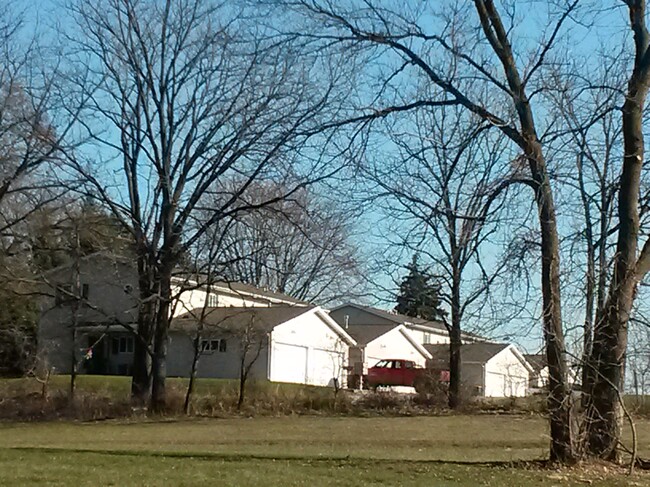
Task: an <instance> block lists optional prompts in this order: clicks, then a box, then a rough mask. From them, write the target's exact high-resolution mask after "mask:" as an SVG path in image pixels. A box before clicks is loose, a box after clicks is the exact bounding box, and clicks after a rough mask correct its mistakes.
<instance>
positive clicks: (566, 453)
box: [526, 142, 575, 463]
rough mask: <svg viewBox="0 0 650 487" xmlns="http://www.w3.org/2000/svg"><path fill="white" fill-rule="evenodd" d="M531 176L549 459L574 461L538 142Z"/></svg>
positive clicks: (551, 222)
mask: <svg viewBox="0 0 650 487" xmlns="http://www.w3.org/2000/svg"><path fill="white" fill-rule="evenodd" d="M526 155H527V156H528V160H529V165H530V168H531V175H532V177H533V180H534V181H535V183H536V191H535V201H536V203H537V209H538V214H539V222H540V230H541V237H542V242H541V243H542V297H543V304H544V309H543V323H544V340H545V343H546V361H547V364H548V372H549V395H548V411H549V415H550V429H551V449H550V460H551V461H552V462H561V463H572V462H574V461H575V457H574V451H573V444H572V434H571V404H570V397H569V389H568V386H567V365H566V360H565V357H564V331H563V329H562V313H561V298H560V246H559V238H558V233H557V220H556V215H555V206H554V202H553V193H552V191H551V186H550V182H549V179H548V173H547V170H546V163H545V160H544V157H543V155H542V151H541V147H540V145H539V143H538V142H531V143H530V144H529V146H528V147H527V150H526Z"/></svg>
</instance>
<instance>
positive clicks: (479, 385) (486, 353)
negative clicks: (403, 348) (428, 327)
mask: <svg viewBox="0 0 650 487" xmlns="http://www.w3.org/2000/svg"><path fill="white" fill-rule="evenodd" d="M425 348H426V349H427V350H428V351H429V352H430V353H431V355H432V356H433V359H432V361H431V362H430V363H429V365H430V366H432V367H435V368H438V369H441V370H449V345H446V344H445V345H425ZM460 355H461V362H462V374H461V376H462V382H463V384H462V387H463V388H464V389H465V391H466V392H467V393H469V394H473V395H478V396H484V397H523V396H526V394H527V392H528V382H529V380H530V374H531V373H532V372H533V369H532V367H531V366H530V364H529V363H528V362H527V361H526V359H525V358H524V356H523V355H522V354H521V353H520V352H519V350H517V348H516V347H515V346H514V345H512V344H508V343H487V342H483V343H467V344H464V345H463V346H462V347H461V351H460Z"/></svg>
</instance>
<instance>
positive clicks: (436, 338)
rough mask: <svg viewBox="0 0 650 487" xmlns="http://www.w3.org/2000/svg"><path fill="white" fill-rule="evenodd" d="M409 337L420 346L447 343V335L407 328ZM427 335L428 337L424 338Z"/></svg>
mask: <svg viewBox="0 0 650 487" xmlns="http://www.w3.org/2000/svg"><path fill="white" fill-rule="evenodd" d="M407 328H408V331H409V332H410V333H411V335H412V336H413V337H414V338H415V339H416V340H417V342H418V343H420V344H439V343H449V335H448V334H447V333H445V332H439V333H435V332H426V331H423V330H420V329H417V328H411V327H407ZM426 335H428V336H426Z"/></svg>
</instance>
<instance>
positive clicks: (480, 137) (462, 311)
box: [364, 107, 521, 408]
mask: <svg viewBox="0 0 650 487" xmlns="http://www.w3.org/2000/svg"><path fill="white" fill-rule="evenodd" d="M408 115H410V116H412V119H411V120H412V123H409V122H410V120H400V121H398V122H396V123H395V124H390V126H389V128H388V130H387V133H389V134H390V137H391V139H392V141H393V143H394V144H395V145H396V147H397V148H398V153H397V155H396V156H395V157H394V160H390V159H388V160H387V157H383V158H382V157H377V158H376V159H375V158H372V160H373V161H375V162H374V164H371V165H370V167H368V168H367V169H366V170H365V172H364V174H365V175H366V176H367V177H368V178H369V179H370V181H371V184H372V185H374V186H375V188H374V190H373V193H374V196H373V197H372V198H373V201H376V202H378V203H380V205H381V207H382V208H383V214H385V215H386V216H387V217H388V218H389V219H390V220H391V222H392V223H391V229H390V231H388V232H386V233H388V234H389V235H387V239H388V240H389V241H391V242H392V243H393V245H397V246H398V247H406V248H407V249H408V250H409V251H419V252H420V253H421V254H422V255H423V256H426V257H427V260H428V261H429V262H430V263H431V264H432V265H433V270H434V272H435V274H436V277H437V278H438V280H439V282H440V283H441V285H442V287H441V292H440V296H441V297H442V299H443V302H444V303H445V304H446V305H447V307H448V309H449V310H450V316H449V320H447V319H445V320H444V322H445V324H446V326H447V329H448V331H449V337H450V364H449V370H450V386H449V406H450V407H451V408H456V407H458V406H460V404H461V400H462V398H461V384H462V367H461V354H462V348H461V345H462V339H461V335H462V331H463V329H464V328H465V327H466V323H465V318H466V317H467V316H469V315H471V314H472V311H473V310H475V309H477V308H479V309H480V308H483V307H484V306H483V305H484V304H485V299H486V298H487V297H488V295H489V290H490V288H491V286H492V285H493V283H494V281H495V280H496V279H497V278H498V277H499V276H500V275H501V272H502V270H503V268H504V266H505V263H506V262H507V259H504V258H499V257H498V256H495V255H492V256H491V257H490V258H489V262H488V264H487V265H486V264H484V255H483V254H482V252H481V250H482V247H483V246H484V245H485V244H486V243H490V238H491V237H493V236H494V234H495V232H496V231H497V229H498V227H499V225H498V224H499V216H498V215H499V209H500V207H501V206H503V204H504V202H505V201H506V199H504V198H502V196H503V194H502V193H503V192H504V191H505V190H506V189H507V188H508V187H509V186H510V185H511V184H514V183H515V182H517V181H518V178H520V177H521V176H520V174H518V173H519V172H520V168H519V167H517V165H516V164H515V165H514V166H513V167H510V166H509V165H508V163H507V154H505V153H504V151H505V150H506V148H507V146H506V145H504V144H503V143H502V140H500V139H501V138H502V137H501V136H499V135H498V134H496V133H494V134H491V133H490V132H489V128H490V127H489V125H485V124H483V123H481V121H480V120H478V119H476V118H474V117H471V116H467V114H466V112H464V111H463V110H462V109H461V108H457V107H448V108H444V109H440V110H438V111H436V112H432V111H431V110H430V109H427V108H422V109H419V110H413V112H412V113H410V114H408ZM406 116H407V115H404V116H403V117H401V118H402V119H404V118H406ZM396 126H397V127H405V128H404V129H402V130H397V129H396ZM410 127H412V129H410ZM409 129H410V130H409ZM507 248H508V247H507V246H506V252H507ZM489 253H490V254H491V253H493V251H490V252H489ZM474 269H478V272H474ZM476 305H478V306H476ZM473 318H475V319H476V316H474V317H473ZM475 321H479V320H475ZM474 331H476V330H474ZM483 331H484V332H485V331H486V330H483Z"/></svg>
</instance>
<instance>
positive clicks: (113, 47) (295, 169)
mask: <svg viewBox="0 0 650 487" xmlns="http://www.w3.org/2000/svg"><path fill="white" fill-rule="evenodd" d="M71 14H72V16H73V18H74V19H76V21H77V25H76V28H75V30H73V31H72V32H71V34H70V36H69V37H70V39H69V42H71V43H72V44H73V49H74V52H73V53H71V56H74V57H75V58H76V59H77V61H78V63H79V64H80V65H81V66H82V67H88V68H91V69H92V71H93V76H92V77H90V79H83V80H81V82H80V83H79V85H80V86H81V88H82V90H83V92H84V93H88V94H89V96H90V94H92V103H91V104H90V106H89V111H88V114H87V115H88V117H87V118H86V122H85V124H86V125H85V127H86V128H87V131H88V134H89V135H90V136H92V137H93V139H94V140H95V141H96V142H97V143H98V144H100V145H101V146H102V148H103V152H102V155H103V159H104V160H101V161H94V162H95V164H94V165H92V166H93V171H91V170H90V169H89V166H88V165H86V164H84V163H83V162H82V161H81V160H79V159H78V160H77V161H76V162H75V163H74V169H75V170H76V171H77V172H78V173H80V174H81V175H83V177H84V179H86V181H87V183H88V187H89V192H90V193H93V194H96V195H97V197H98V198H99V199H101V200H102V201H103V202H105V203H106V204H107V205H108V206H109V207H110V208H111V210H112V212H113V214H114V215H115V216H116V217H117V218H118V219H119V220H120V221H121V222H122V224H123V225H124V227H125V228H128V229H129V231H130V232H131V233H132V235H133V239H134V242H135V247H136V254H137V268H138V274H139V300H140V310H139V318H138V334H139V340H138V341H137V342H136V344H137V345H136V349H135V355H134V364H133V366H134V367H133V387H132V394H133V396H134V397H135V398H139V399H140V400H144V399H145V398H146V397H147V396H148V394H149V390H150V387H151V401H152V407H153V409H154V410H159V409H161V408H162V407H163V406H164V403H165V396H166V394H165V391H166V389H165V377H166V355H167V343H168V330H169V322H170V318H171V315H170V306H171V302H172V296H171V278H172V273H173V271H174V269H175V267H176V266H178V265H179V263H180V262H181V260H182V257H183V255H185V254H186V252H187V251H188V250H189V249H191V248H192V246H193V245H194V244H195V243H196V241H197V240H198V239H200V238H201V236H202V235H203V234H204V233H205V232H206V231H207V230H208V229H209V228H211V227H212V226H214V225H216V224H219V223H220V222H222V221H223V220H224V219H227V218H228V217H230V216H232V215H233V214H235V213H237V212H240V211H244V210H246V209H252V208H256V207H262V206H264V205H266V204H270V203H275V202H277V201H279V200H281V199H282V198H284V197H286V196H288V195H290V194H291V193H293V192H294V191H296V190H297V189H298V188H300V187H303V186H304V185H305V184H308V183H309V182H312V181H314V180H318V179H319V178H321V177H324V176H325V175H326V174H329V173H332V172H336V170H337V167H332V166H331V165H330V164H329V163H330V158H329V156H330V155H331V154H330V153H329V152H327V151H325V150H323V147H324V146H325V145H327V144H325V142H326V141H327V140H328V137H329V135H331V134H327V133H322V131H321V130H320V128H319V127H320V124H321V121H322V120H321V119H322V117H323V116H325V114H326V112H327V111H329V110H334V111H335V108H333V107H332V104H335V102H336V99H335V92H334V91H333V90H332V88H333V87H334V86H335V85H336V83H337V82H338V80H341V79H344V78H345V75H344V69H343V68H344V67H345V68H346V69H347V66H346V65H345V64H344V63H342V62H341V63H340V64H339V65H330V64H328V63H327V62H326V61H320V60H318V59H317V58H316V57H315V56H312V57H311V58H310V57H309V56H305V55H303V54H302V53H300V52H299V51H297V50H296V49H295V48H294V46H293V45H292V44H291V43H288V42H285V43H278V42H277V39H273V38H271V37H269V36H266V35H265V34H266V33H265V32H263V31H262V32H261V31H260V28H259V27H256V26H255V19H254V18H252V17H251V15H249V14H251V12H248V11H245V10H241V9H238V8H234V7H232V6H228V5H225V4H217V3H216V2H212V1H209V2H205V1H202V0H182V1H180V2H172V1H170V0H168V1H164V2H163V1H160V2H145V1H142V0H111V1H109V2H108V3H107V2H99V1H91V2H88V1H83V2H82V1H80V2H76V3H75V4H74V6H73V7H72V9H71ZM314 72H318V73H319V77H318V81H317V82H313V81H310V82H307V79H309V78H312V79H313V76H312V75H313V74H314ZM337 96H338V95H337ZM107 126H110V129H106V127H107ZM332 130H333V129H332ZM330 132H331V130H330ZM320 134H322V135H320ZM314 137H315V138H314ZM312 138H314V141H313V142H314V143H311V142H310V141H311V139H312ZM316 139H317V140H316ZM342 143H343V145H345V142H344V141H342ZM335 150H337V151H338V150H341V148H340V147H339V148H338V149H336V148H335ZM115 167H119V168H120V171H119V173H118V175H117V179H115V177H112V175H114V174H115V173H114V168H115ZM235 179H236V180H237V181H238V183H239V185H238V187H237V188H236V191H234V192H233V193H232V194H231V196H230V197H229V198H226V199H225V200H223V201H222V203H221V205H220V206H219V207H217V208H212V210H213V211H212V214H211V215H210V217H209V218H208V219H207V220H205V221H203V223H202V224H201V225H194V223H195V219H196V217H197V209H199V208H200V207H201V205H202V204H204V203H205V201H207V199H208V198H209V194H210V192H211V191H219V184H218V183H219V182H223V181H226V180H235ZM261 179H270V180H280V181H285V182H286V183H287V184H288V185H287V188H288V190H287V193H286V194H283V195H279V196H277V197H274V198H272V199H271V200H270V201H261V202H258V203H255V204H253V205H251V206H250V207H246V206H242V205H241V204H235V203H238V202H239V199H240V196H241V195H242V194H243V193H244V192H245V191H246V190H247V188H249V186H250V185H251V184H252V183H253V182H254V181H257V180H261ZM291 181H293V183H291ZM122 188H124V189H125V190H124V192H123V191H122ZM149 356H151V364H149Z"/></svg>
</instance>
